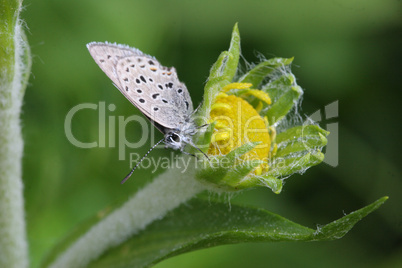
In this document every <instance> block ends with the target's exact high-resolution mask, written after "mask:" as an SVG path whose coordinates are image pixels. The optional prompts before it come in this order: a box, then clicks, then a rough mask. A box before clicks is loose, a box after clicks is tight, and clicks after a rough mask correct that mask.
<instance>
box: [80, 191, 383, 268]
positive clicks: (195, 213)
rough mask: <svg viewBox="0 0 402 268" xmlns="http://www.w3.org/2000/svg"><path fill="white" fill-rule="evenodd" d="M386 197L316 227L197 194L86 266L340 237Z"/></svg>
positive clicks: (148, 262) (146, 261) (145, 263)
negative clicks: (246, 244)
mask: <svg viewBox="0 0 402 268" xmlns="http://www.w3.org/2000/svg"><path fill="white" fill-rule="evenodd" d="M386 200H387V197H383V198H381V199H379V200H377V201H376V202H374V203H372V204H371V205H368V206H366V207H364V208H362V209H360V210H357V211H355V212H353V213H350V214H349V215H346V216H344V217H342V218H341V219H339V220H336V221H334V222H332V223H330V224H328V225H325V226H323V227H319V228H318V229H317V230H315V229H310V228H307V227H304V226H302V225H299V224H297V223H294V222H292V221H290V220H288V219H285V218H283V217H281V216H279V215H277V214H274V213H271V212H269V211H266V210H263V209H256V208H249V207H243V206H238V205H233V204H232V205H231V207H229V206H228V204H223V203H220V202H214V201H210V200H203V199H200V198H198V199H197V198H196V199H193V200H191V201H189V202H187V204H184V205H181V206H180V207H178V208H177V209H175V210H173V211H171V212H170V213H168V215H167V216H165V217H164V218H163V219H161V220H159V221H155V222H153V223H152V224H151V225H149V226H147V228H146V229H145V230H143V231H141V232H140V233H138V234H137V235H134V236H133V237H131V238H130V239H129V240H127V241H125V242H123V243H121V244H120V245H117V246H116V247H115V248H113V249H110V250H108V251H107V252H105V253H104V254H103V255H102V256H101V257H100V258H99V259H98V260H95V261H93V262H92V263H91V264H90V265H89V266H88V267H116V268H123V267H150V266H152V265H154V264H156V263H158V262H160V261H162V260H164V259H167V258H170V257H173V256H176V255H179V254H182V253H185V252H190V251H194V250H198V249H202V248H210V247H213V246H219V245H225V244H236V243H244V242H278V241H326V240H334V239H339V238H341V237H343V236H344V235H345V234H346V233H347V232H348V231H350V229H352V227H353V226H354V225H355V224H356V223H357V222H358V221H360V220H361V219H362V218H364V217H365V216H367V215H368V214H370V213H371V212H373V211H374V210H376V209H377V208H379V207H380V206H381V205H382V204H383V203H384V202H385V201H386ZM373 231H375V230H373Z"/></svg>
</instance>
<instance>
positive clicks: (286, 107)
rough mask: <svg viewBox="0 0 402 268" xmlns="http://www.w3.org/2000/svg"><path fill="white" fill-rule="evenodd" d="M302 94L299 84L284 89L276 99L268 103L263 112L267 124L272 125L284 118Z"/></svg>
mask: <svg viewBox="0 0 402 268" xmlns="http://www.w3.org/2000/svg"><path fill="white" fill-rule="evenodd" d="M302 94H303V90H302V89H301V88H300V87H299V86H292V87H290V88H289V90H286V91H285V92H284V93H283V94H282V96H281V97H280V98H279V99H278V100H276V101H275V102H273V104H272V105H270V107H269V109H268V110H267V112H266V113H265V115H266V116H267V117H268V122H269V124H270V125H273V124H275V123H276V122H278V121H280V120H281V119H282V118H284V117H285V116H286V115H287V114H288V112H289V111H290V110H291V109H292V108H293V106H294V105H295V104H296V103H297V100H298V99H299V97H300V96H301V95H302Z"/></svg>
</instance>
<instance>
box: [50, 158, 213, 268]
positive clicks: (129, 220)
mask: <svg viewBox="0 0 402 268" xmlns="http://www.w3.org/2000/svg"><path fill="white" fill-rule="evenodd" d="M182 159H184V160H188V158H187V157H185V158H182ZM182 159H181V160H182ZM180 162H181V161H180ZM177 164H178V162H175V164H174V166H175V167H173V168H171V169H169V170H167V171H166V172H165V173H163V174H161V175H159V176H158V177H157V178H156V179H155V180H154V181H153V182H151V183H150V184H148V185H147V186H145V187H144V188H143V189H141V190H140V191H138V192H137V193H136V194H135V195H134V196H133V197H131V198H130V200H128V201H127V202H126V203H125V204H123V205H122V206H121V207H120V208H119V209H117V210H115V211H114V212H112V213H111V214H109V215H108V216H106V218H105V219H103V220H102V221H100V222H99V223H98V224H97V225H95V226H94V227H92V228H91V229H90V230H89V231H88V232H87V233H86V234H84V235H83V236H81V238H80V239H78V240H77V241H76V242H75V243H74V244H72V245H71V246H70V247H69V248H68V249H67V250H66V251H65V252H64V253H62V254H61V255H60V256H59V258H57V259H56V260H55V261H54V262H53V263H52V264H51V265H50V266H49V267H57V268H62V267H67V268H68V267H84V266H86V265H88V263H90V261H91V260H95V259H96V258H98V257H99V256H100V255H101V254H102V253H103V252H105V251H106V250H107V249H108V248H111V247H113V246H116V245H119V244H120V243H121V242H123V241H125V240H127V239H128V238H130V237H131V236H132V235H134V234H136V233H138V232H139V231H141V230H143V229H144V228H145V227H147V225H149V224H150V223H152V222H153V221H155V220H158V219H162V218H163V217H164V216H165V215H166V213H167V212H169V211H170V210H172V209H174V208H176V207H178V206H179V205H180V204H182V203H184V202H186V201H188V200H189V199H191V198H192V197H194V196H195V195H196V194H198V193H200V192H201V191H203V190H205V189H206V188H205V186H204V185H203V184H201V183H200V182H198V181H196V180H195V179H194V177H195V175H194V174H193V173H194V172H195V168H194V167H192V166H190V167H189V168H187V169H186V170H184V171H185V172H183V168H179V167H178V166H179V165H177Z"/></svg>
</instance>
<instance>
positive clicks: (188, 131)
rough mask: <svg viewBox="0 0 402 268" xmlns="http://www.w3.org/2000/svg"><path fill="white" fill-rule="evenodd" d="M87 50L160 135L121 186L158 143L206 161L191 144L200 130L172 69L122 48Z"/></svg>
mask: <svg viewBox="0 0 402 268" xmlns="http://www.w3.org/2000/svg"><path fill="white" fill-rule="evenodd" d="M87 48H88V50H89V53H90V54H91V56H92V57H93V59H94V60H95V62H96V64H98V66H99V67H100V68H101V69H102V71H103V72H104V73H105V74H106V75H107V76H108V77H109V78H110V79H111V80H112V82H113V84H114V85H115V86H116V87H117V89H118V90H119V91H120V92H121V93H122V94H123V95H124V96H125V97H126V98H127V99H128V100H129V101H130V102H131V103H132V104H133V105H134V106H135V107H137V108H138V109H139V110H140V111H141V112H142V113H143V114H144V116H145V117H147V118H148V119H149V120H150V121H151V122H152V124H153V125H154V126H155V127H156V128H157V129H158V130H159V131H161V132H162V133H163V134H164V137H163V139H161V140H160V141H158V142H157V143H156V144H155V145H154V146H153V147H152V148H151V149H150V150H149V151H148V152H147V153H146V154H145V155H144V156H143V157H142V159H141V160H140V161H139V162H138V163H137V164H136V166H135V167H134V168H133V169H132V170H131V171H130V173H129V174H128V175H127V176H126V177H125V178H124V179H123V180H122V181H121V183H124V182H125V181H127V180H128V178H129V177H130V176H131V175H132V174H133V172H134V170H135V169H136V168H137V167H138V166H139V164H140V163H141V161H142V160H143V159H145V157H146V156H147V155H148V154H149V153H150V152H151V151H152V150H153V149H154V148H155V147H156V146H157V145H158V144H160V143H161V142H162V141H163V142H164V143H165V147H166V148H172V149H175V150H180V151H182V152H183V153H187V152H185V151H184V147H185V146H186V145H191V146H192V147H194V148H196V149H197V150H199V151H200V152H201V153H203V154H204V155H205V156H206V157H207V158H208V156H207V155H206V154H205V153H204V152H203V151H201V150H200V149H199V148H198V147H197V146H196V145H195V144H194V143H193V141H192V137H193V135H194V134H195V133H196V132H197V130H198V129H199V128H200V127H197V126H196V125H195V123H194V120H193V119H192V115H193V113H194V109H193V103H192V101H191V97H190V94H189V92H188V90H187V88H186V86H185V84H184V83H182V82H180V81H179V78H178V76H177V73H176V69H175V68H174V67H169V68H168V67H165V66H162V65H161V64H160V63H159V62H158V60H156V59H155V58H154V57H152V56H149V55H147V54H144V53H143V52H141V51H140V50H139V49H137V48H132V47H129V46H126V45H120V44H112V43H108V42H105V43H101V42H91V43H89V44H87ZM201 127H203V126H201ZM187 154H189V153H187ZM190 155H192V154H190ZM193 156H194V155H193Z"/></svg>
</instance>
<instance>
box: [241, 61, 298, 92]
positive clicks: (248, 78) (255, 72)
mask: <svg viewBox="0 0 402 268" xmlns="http://www.w3.org/2000/svg"><path fill="white" fill-rule="evenodd" d="M292 61H293V58H289V59H287V58H272V59H269V60H265V61H263V62H261V63H260V64H258V65H257V66H255V67H254V68H253V69H251V70H250V71H249V72H248V73H246V74H245V75H243V76H242V77H241V78H240V79H239V82H240V83H251V84H253V88H258V87H259V85H260V84H261V83H262V81H263V80H264V79H265V78H266V77H267V76H268V75H270V74H271V73H272V72H273V71H275V70H276V69H277V68H280V67H283V66H286V65H289V64H291V63H292Z"/></svg>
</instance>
